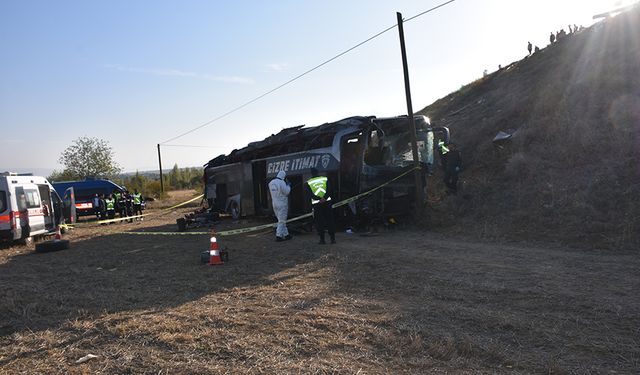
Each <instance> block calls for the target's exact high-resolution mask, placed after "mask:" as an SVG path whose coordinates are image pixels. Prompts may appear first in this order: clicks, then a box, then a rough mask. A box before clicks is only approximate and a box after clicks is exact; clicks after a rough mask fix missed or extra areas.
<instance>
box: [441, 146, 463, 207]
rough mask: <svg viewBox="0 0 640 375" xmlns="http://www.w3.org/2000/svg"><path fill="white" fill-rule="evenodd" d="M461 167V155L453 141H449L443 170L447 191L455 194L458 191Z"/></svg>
mask: <svg viewBox="0 0 640 375" xmlns="http://www.w3.org/2000/svg"><path fill="white" fill-rule="evenodd" d="M461 169H462V156H461V155H460V151H459V150H458V148H457V147H456V145H455V144H454V143H449V153H448V154H447V167H446V169H445V172H444V183H445V185H447V188H448V189H449V192H450V193H452V194H453V195H456V193H457V192H458V174H459V173H460V170H461Z"/></svg>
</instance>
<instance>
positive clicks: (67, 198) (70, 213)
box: [62, 187, 76, 224]
mask: <svg viewBox="0 0 640 375" xmlns="http://www.w3.org/2000/svg"><path fill="white" fill-rule="evenodd" d="M62 201H63V202H64V219H65V222H66V223H67V224H74V223H75V222H76V195H75V192H74V190H73V188H72V187H70V188H68V189H67V190H65V191H64V197H63V198H62Z"/></svg>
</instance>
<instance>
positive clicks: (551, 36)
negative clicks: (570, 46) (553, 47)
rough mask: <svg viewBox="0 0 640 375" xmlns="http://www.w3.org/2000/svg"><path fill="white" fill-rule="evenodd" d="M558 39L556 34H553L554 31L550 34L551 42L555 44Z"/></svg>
mask: <svg viewBox="0 0 640 375" xmlns="http://www.w3.org/2000/svg"><path fill="white" fill-rule="evenodd" d="M555 41H556V36H555V35H554V34H553V32H551V35H549V43H550V44H553V43H554V42H555Z"/></svg>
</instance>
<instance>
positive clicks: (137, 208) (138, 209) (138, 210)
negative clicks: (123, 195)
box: [132, 189, 144, 221]
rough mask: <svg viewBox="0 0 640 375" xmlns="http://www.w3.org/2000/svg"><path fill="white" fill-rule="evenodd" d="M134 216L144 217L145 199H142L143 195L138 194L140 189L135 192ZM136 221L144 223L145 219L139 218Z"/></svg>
mask: <svg viewBox="0 0 640 375" xmlns="http://www.w3.org/2000/svg"><path fill="white" fill-rule="evenodd" d="M132 197H133V216H138V215H142V202H143V201H144V198H142V194H140V193H138V189H134V190H133V195H132ZM136 220H140V221H143V220H144V218H143V217H142V216H140V217H137V218H136Z"/></svg>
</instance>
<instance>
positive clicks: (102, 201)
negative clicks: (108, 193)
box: [98, 194, 107, 224]
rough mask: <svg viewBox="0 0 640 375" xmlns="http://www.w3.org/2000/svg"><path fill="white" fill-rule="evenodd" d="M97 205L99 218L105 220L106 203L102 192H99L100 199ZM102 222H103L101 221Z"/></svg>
mask: <svg viewBox="0 0 640 375" xmlns="http://www.w3.org/2000/svg"><path fill="white" fill-rule="evenodd" d="M98 207H100V208H99V210H100V218H99V219H100V220H105V219H106V218H107V203H106V202H105V197H104V194H100V201H99V202H98ZM103 224H104V223H103Z"/></svg>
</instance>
